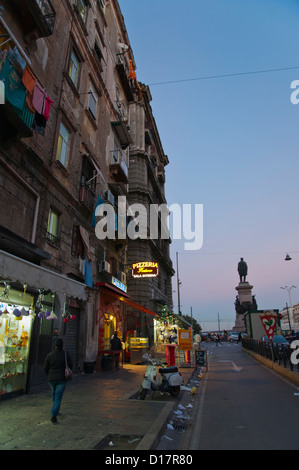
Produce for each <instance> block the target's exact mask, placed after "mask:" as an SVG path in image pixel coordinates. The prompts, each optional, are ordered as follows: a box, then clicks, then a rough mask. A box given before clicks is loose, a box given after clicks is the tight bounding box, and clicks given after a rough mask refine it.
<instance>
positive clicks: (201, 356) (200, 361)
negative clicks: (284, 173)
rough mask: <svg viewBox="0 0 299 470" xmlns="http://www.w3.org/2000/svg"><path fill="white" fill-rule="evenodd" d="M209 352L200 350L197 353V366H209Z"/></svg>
mask: <svg viewBox="0 0 299 470" xmlns="http://www.w3.org/2000/svg"><path fill="white" fill-rule="evenodd" d="M206 353H207V351H206V350H204V349H200V350H199V351H195V361H196V365H197V366H206V365H207V354H206Z"/></svg>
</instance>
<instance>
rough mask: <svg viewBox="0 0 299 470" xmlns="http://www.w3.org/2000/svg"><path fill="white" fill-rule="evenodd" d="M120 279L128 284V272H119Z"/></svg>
mask: <svg viewBox="0 0 299 470" xmlns="http://www.w3.org/2000/svg"><path fill="white" fill-rule="evenodd" d="M118 279H119V280H120V282H122V283H123V284H127V276H126V273H124V272H122V271H120V272H119V273H118Z"/></svg>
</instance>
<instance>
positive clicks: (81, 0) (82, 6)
mask: <svg viewBox="0 0 299 470" xmlns="http://www.w3.org/2000/svg"><path fill="white" fill-rule="evenodd" d="M77 9H78V12H79V14H80V16H81V19H82V21H83V23H84V24H85V23H86V18H87V4H86V2H85V0H78V2H77Z"/></svg>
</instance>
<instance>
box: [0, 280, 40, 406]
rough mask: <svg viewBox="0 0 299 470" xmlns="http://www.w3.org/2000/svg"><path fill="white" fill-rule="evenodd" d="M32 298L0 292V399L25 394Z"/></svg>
mask: <svg viewBox="0 0 299 470" xmlns="http://www.w3.org/2000/svg"><path fill="white" fill-rule="evenodd" d="M33 302H34V297H33V296H32V295H29V294H27V293H26V288H25V289H24V291H23V292H20V291H17V290H14V289H10V286H9V284H6V285H5V286H3V287H1V288H0V399H1V398H3V397H4V396H5V395H8V394H17V393H24V392H25V391H26V384H27V376H28V365H29V351H30V341H31V332H32V324H33V320H34V316H35V314H34V311H33V308H32V307H33Z"/></svg>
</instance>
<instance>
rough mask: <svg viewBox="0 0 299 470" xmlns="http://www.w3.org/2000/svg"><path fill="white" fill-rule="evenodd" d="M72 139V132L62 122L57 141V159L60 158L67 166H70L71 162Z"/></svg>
mask: <svg viewBox="0 0 299 470" xmlns="http://www.w3.org/2000/svg"><path fill="white" fill-rule="evenodd" d="M70 140H71V139H70V133H69V131H68V130H67V128H66V127H65V125H64V124H63V123H62V122H61V123H60V129H59V136H58V143H57V152H56V160H59V161H60V163H61V164H62V165H63V166H65V167H66V168H67V167H68V163H69V153H70Z"/></svg>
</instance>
